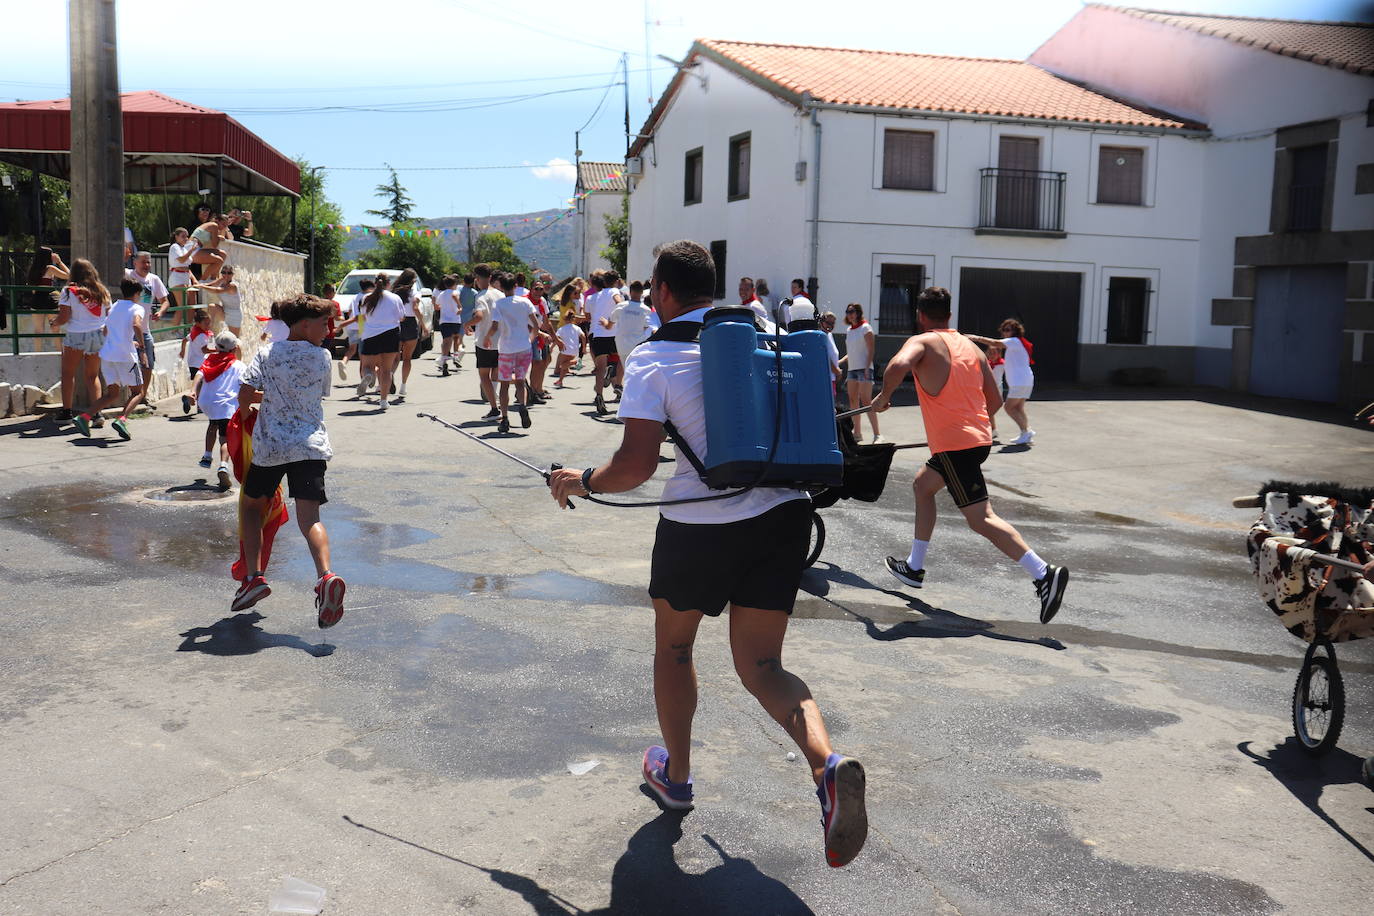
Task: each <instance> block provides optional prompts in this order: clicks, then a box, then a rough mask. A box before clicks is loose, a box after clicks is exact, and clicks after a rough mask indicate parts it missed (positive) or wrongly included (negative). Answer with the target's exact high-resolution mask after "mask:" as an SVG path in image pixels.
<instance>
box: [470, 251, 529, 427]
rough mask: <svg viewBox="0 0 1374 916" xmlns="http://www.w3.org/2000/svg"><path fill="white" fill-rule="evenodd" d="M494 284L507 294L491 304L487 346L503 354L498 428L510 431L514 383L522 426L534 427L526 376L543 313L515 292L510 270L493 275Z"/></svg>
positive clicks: (500, 372)
mask: <svg viewBox="0 0 1374 916" xmlns="http://www.w3.org/2000/svg"><path fill="white" fill-rule="evenodd" d="M492 283H493V284H495V285H496V286H497V287H499V288H500V290H501V291H502V292H504V293H505V294H506V295H505V297H504V298H501V299H497V300H496V301H495V302H494V303H492V305H491V319H492V320H491V326H490V327H489V328H488V329H487V337H486V340H485V341H483V346H485V347H487V348H488V349H495V350H496V351H497V353H499V354H500V356H499V357H498V361H497V380H498V381H499V382H500V383H501V390H500V404H501V420H500V422H499V423H497V424H496V431H497V432H502V433H508V432H510V415H509V412H508V411H509V407H510V386H511V384H512V383H514V384H515V412H516V413H518V414H519V415H520V425H521V426H522V427H524V428H525V429H529V427H530V410H529V407H528V406H527V404H526V397H527V394H526V390H527V386H526V383H525V377H526V376H527V375H528V374H529V371H530V363H531V362H532V361H533V359H532V353H531V351H530V340H531V338H532V337H533V336H534V335H535V334H537V333H538V332H539V313H538V312H537V311H535V308H534V303H533V302H531V301H530V300H528V299H526V298H525V297H524V296H517V295H515V294H514V293H515V277H513V276H512V275H511V274H508V273H502V274H497V275H496V276H494V277H492Z"/></svg>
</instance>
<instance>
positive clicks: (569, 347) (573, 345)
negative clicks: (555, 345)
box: [558, 324, 583, 356]
mask: <svg viewBox="0 0 1374 916" xmlns="http://www.w3.org/2000/svg"><path fill="white" fill-rule="evenodd" d="M582 336H583V335H582V329H581V328H579V327H578V326H577V325H575V324H565V325H563V327H561V328H559V329H558V342H559V344H560V345H561V349H562V351H563V355H564V356H576V355H577V353H578V351H579V350H581V349H582Z"/></svg>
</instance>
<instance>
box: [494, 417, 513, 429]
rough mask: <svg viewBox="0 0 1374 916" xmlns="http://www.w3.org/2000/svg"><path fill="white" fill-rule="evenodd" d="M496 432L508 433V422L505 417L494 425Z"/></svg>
mask: <svg viewBox="0 0 1374 916" xmlns="http://www.w3.org/2000/svg"><path fill="white" fill-rule="evenodd" d="M496 431H497V432H498V433H508V432H510V420H507V419H506V418H505V417H502V418H501V422H500V423H497V424H496Z"/></svg>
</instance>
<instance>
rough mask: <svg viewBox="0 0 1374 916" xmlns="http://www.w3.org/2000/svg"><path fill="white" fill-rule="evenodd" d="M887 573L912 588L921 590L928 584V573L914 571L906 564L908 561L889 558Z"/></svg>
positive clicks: (919, 570) (918, 570)
mask: <svg viewBox="0 0 1374 916" xmlns="http://www.w3.org/2000/svg"><path fill="white" fill-rule="evenodd" d="M887 571H888V572H890V573H892V575H894V576H896V577H897V578H898V579H899V580H901V581H902V582H905V583H906V584H907V585H910V586H911V587H912V588H921V587H923V586H924V585H925V584H926V571H925V570H924V569H912V568H911V567H910V566H908V565H907V564H906V560H899V559H898V558H896V557H888V558H887Z"/></svg>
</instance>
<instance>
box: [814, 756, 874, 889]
mask: <svg viewBox="0 0 1374 916" xmlns="http://www.w3.org/2000/svg"><path fill="white" fill-rule="evenodd" d="M866 783H867V778H866V777H865V776H864V767H863V764H861V763H859V761H857V760H855V759H854V758H853V757H841V756H840V755H839V754H831V755H830V756H829V757H828V758H826V761H825V775H824V776H822V777H821V784H820V785H819V786H817V787H816V797H817V798H819V799H820V801H821V830H822V832H823V833H824V834H825V861H826V864H827V865H829V866H830V867H831V868H842V867H843V866H845V865H848V864H849V863H850V862H852V861H854V857H855V856H857V855H858V854H859V850H861V849H863V848H864V840H866V839H868V811H867V809H866V808H865V807H864V786H865V784H866Z"/></svg>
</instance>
